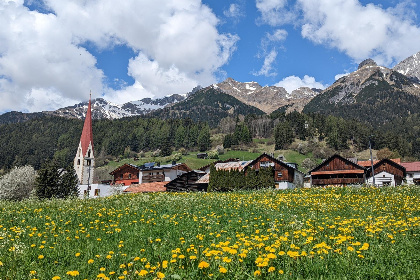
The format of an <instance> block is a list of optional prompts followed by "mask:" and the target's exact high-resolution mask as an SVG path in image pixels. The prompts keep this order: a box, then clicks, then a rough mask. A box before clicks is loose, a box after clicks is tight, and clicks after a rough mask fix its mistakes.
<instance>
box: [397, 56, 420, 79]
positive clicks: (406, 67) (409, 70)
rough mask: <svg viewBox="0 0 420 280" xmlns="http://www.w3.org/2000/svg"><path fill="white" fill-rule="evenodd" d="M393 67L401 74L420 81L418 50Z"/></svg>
mask: <svg viewBox="0 0 420 280" xmlns="http://www.w3.org/2000/svg"><path fill="white" fill-rule="evenodd" d="M393 69H394V70H395V71H397V72H399V73H401V74H403V75H406V76H408V77H411V78H414V79H416V80H417V81H420V52H418V53H416V54H414V55H412V56H410V57H408V58H406V59H404V60H403V61H401V62H400V63H398V64H397V65H396V66H395V67H394V68H393Z"/></svg>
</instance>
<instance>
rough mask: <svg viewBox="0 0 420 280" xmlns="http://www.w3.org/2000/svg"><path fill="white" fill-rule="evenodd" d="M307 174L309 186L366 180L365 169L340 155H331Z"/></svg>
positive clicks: (353, 182) (362, 181)
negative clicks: (308, 175)
mask: <svg viewBox="0 0 420 280" xmlns="http://www.w3.org/2000/svg"><path fill="white" fill-rule="evenodd" d="M309 174H310V182H311V186H328V185H353V184H363V183H365V181H366V169H365V168H364V167H363V166H361V165H358V164H357V163H354V162H352V161H350V160H348V159H345V158H343V157H342V156H340V155H333V156H332V157H330V158H329V159H327V160H325V161H324V162H322V163H321V164H320V165H318V166H317V167H315V168H314V169H312V170H311V171H309Z"/></svg>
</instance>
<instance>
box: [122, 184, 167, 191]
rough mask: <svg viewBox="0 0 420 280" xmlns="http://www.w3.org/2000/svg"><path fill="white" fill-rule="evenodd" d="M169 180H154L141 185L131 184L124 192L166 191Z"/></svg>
mask: <svg viewBox="0 0 420 280" xmlns="http://www.w3.org/2000/svg"><path fill="white" fill-rule="evenodd" d="M168 183H169V182H154V183H143V184H140V185H131V186H129V187H128V188H126V189H125V190H124V191H123V192H124V193H141V192H164V191H166V187H165V185H166V184H168Z"/></svg>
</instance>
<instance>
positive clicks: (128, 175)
mask: <svg viewBox="0 0 420 280" xmlns="http://www.w3.org/2000/svg"><path fill="white" fill-rule="evenodd" d="M188 171H191V168H189V167H188V166H187V165H186V164H185V163H175V162H172V164H166V165H160V164H155V163H154V162H149V163H145V164H143V165H141V166H137V165H134V164H124V165H122V166H120V167H118V168H117V169H115V170H114V171H112V172H111V173H109V174H111V175H113V176H114V181H113V183H114V184H123V185H125V186H128V185H131V184H142V183H153V182H169V181H172V180H173V179H175V178H176V177H178V176H180V175H181V174H184V173H186V172H188Z"/></svg>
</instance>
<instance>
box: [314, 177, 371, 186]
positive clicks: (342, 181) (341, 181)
mask: <svg viewBox="0 0 420 280" xmlns="http://www.w3.org/2000/svg"><path fill="white" fill-rule="evenodd" d="M363 183H364V180H363V178H329V179H312V185H317V186H322V185H351V184H363Z"/></svg>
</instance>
